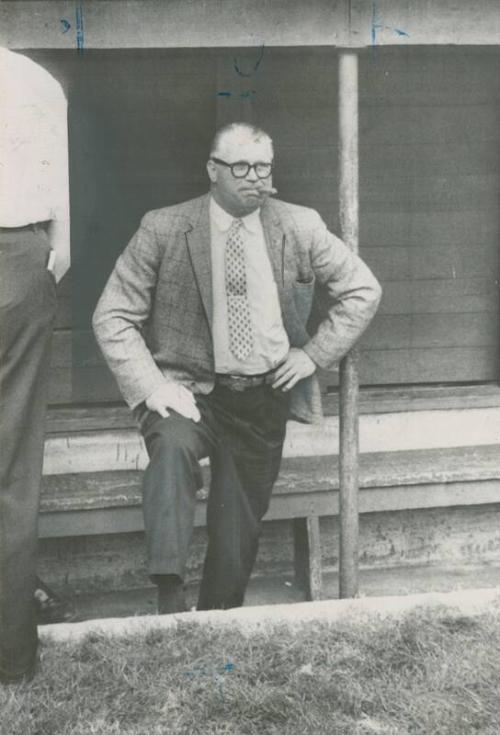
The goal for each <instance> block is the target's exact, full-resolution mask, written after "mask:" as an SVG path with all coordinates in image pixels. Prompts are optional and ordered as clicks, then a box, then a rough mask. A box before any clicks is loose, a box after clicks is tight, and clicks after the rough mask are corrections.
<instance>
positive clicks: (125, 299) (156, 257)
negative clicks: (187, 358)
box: [92, 215, 165, 408]
mask: <svg viewBox="0 0 500 735" xmlns="http://www.w3.org/2000/svg"><path fill="white" fill-rule="evenodd" d="M160 261H161V253H160V248H159V245H158V240H157V237H156V234H155V231H154V225H153V223H152V222H151V220H150V215H145V217H144V218H143V219H142V222H141V225H140V227H139V229H138V230H137V232H136V233H135V235H134V236H133V238H132V240H131V241H130V242H129V244H128V245H127V247H126V248H125V250H124V251H123V253H122V254H121V255H120V257H119V258H118V260H117V262H116V265H115V267H114V270H113V272H112V273H111V275H110V277H109V280H108V282H107V284H106V286H105V288H104V291H103V293H102V295H101V298H100V299H99V302H98V304H97V307H96V310H95V312H94V316H93V320H92V324H93V327H94V332H95V335H96V338H97V341H98V343H99V346H100V348H101V350H102V353H103V355H104V357H105V359H106V362H107V363H108V365H109V367H110V369H111V371H112V373H113V374H114V376H115V378H116V380H117V382H118V386H119V388H120V390H121V392H122V395H123V397H124V399H125V400H126V402H127V403H128V404H129V406H130V407H131V408H134V407H135V406H137V405H138V404H139V403H141V402H142V401H144V400H145V399H146V398H147V397H148V396H149V395H150V394H151V393H152V392H153V391H154V390H155V389H156V388H157V387H158V386H159V385H160V384H161V383H163V382H164V380H165V379H164V377H163V374H162V372H161V371H160V369H159V368H158V366H157V365H156V363H155V361H154V359H153V356H152V354H151V352H150V350H149V349H148V346H147V345H146V342H145V340H144V337H143V326H144V323H145V322H146V320H147V319H148V317H149V314H150V311H151V304H152V299H153V294H154V290H155V287H156V282H157V278H158V269H159V266H160Z"/></svg>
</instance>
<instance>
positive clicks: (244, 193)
mask: <svg viewBox="0 0 500 735" xmlns="http://www.w3.org/2000/svg"><path fill="white" fill-rule="evenodd" d="M214 156H215V158H217V159H220V160H222V161H225V163H229V164H233V163H238V162H241V163H243V162H245V163H248V164H257V163H265V164H271V163H272V161H273V151H272V147H271V144H270V143H269V142H268V141H266V140H263V141H260V142H256V141H254V140H251V139H249V138H248V137H245V138H240V139H235V138H234V137H231V138H229V137H228V138H226V139H224V138H223V139H222V140H221V142H220V145H219V149H218V151H217V153H215V154H214ZM207 171H208V175H209V177H210V181H211V182H212V195H213V197H214V199H215V201H216V202H217V203H218V204H219V205H220V206H221V207H222V208H223V209H225V210H226V212H228V213H229V214H231V215H233V217H244V216H245V215H247V214H250V213H251V212H254V211H255V210H256V209H258V208H259V207H260V206H261V205H262V204H263V202H264V201H265V199H266V197H267V196H269V189H270V188H271V187H272V183H273V182H272V174H270V175H269V176H267V177H266V178H259V177H258V175H257V172H256V170H255V169H254V168H251V169H250V170H249V171H248V173H247V174H246V176H245V177H243V178H236V177H235V176H234V175H233V174H232V173H231V169H230V168H229V167H228V166H225V165H224V164H221V163H216V162H214V161H213V160H209V161H208V163H207Z"/></svg>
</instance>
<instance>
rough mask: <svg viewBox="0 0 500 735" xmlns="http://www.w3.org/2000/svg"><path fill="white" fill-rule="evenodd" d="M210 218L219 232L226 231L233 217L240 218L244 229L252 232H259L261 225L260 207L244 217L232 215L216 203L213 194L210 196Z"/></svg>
mask: <svg viewBox="0 0 500 735" xmlns="http://www.w3.org/2000/svg"><path fill="white" fill-rule="evenodd" d="M210 219H211V220H212V222H213V223H214V224H215V225H216V226H217V228H218V229H219V230H220V231H221V232H227V230H229V228H230V227H231V225H232V223H233V221H234V220H235V219H240V220H241V221H242V222H243V225H244V227H245V229H246V230H248V231H249V232H252V233H254V234H255V233H258V232H259V227H260V226H261V224H260V208H259V209H256V210H255V212H252V213H251V214H247V215H246V216H245V217H233V215H232V214H229V212H226V210H225V209H222V207H221V206H220V204H217V202H216V201H215V199H214V198H213V196H211V197H210Z"/></svg>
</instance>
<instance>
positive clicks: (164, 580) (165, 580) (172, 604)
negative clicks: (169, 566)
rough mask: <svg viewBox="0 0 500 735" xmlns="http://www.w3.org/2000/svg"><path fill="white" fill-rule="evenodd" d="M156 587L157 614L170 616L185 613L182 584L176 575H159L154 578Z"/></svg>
mask: <svg viewBox="0 0 500 735" xmlns="http://www.w3.org/2000/svg"><path fill="white" fill-rule="evenodd" d="M155 581H156V584H157V585H158V614H159V615H171V614H173V613H181V612H186V611H187V609H188V608H187V605H186V598H185V596H184V583H183V581H182V579H181V578H180V577H178V576H177V575H176V574H159V575H157V576H156V578H155Z"/></svg>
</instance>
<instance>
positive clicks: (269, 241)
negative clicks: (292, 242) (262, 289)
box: [260, 202, 285, 311]
mask: <svg viewBox="0 0 500 735" xmlns="http://www.w3.org/2000/svg"><path fill="white" fill-rule="evenodd" d="M260 216H261V221H262V228H263V230H264V237H265V238H266V245H267V251H268V254H269V259H270V261H271V266H272V269H273V275H274V280H275V281H276V285H277V287H278V296H279V300H280V304H281V310H282V311H283V308H284V290H285V233H284V230H283V225H282V223H281V220H280V218H279V217H278V216H277V214H276V213H275V212H273V210H272V208H271V205H270V203H269V202H266V204H264V206H263V207H262V209H261V213H260Z"/></svg>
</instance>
